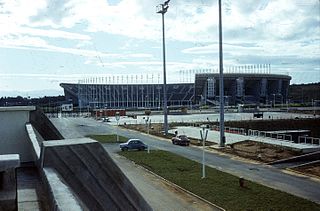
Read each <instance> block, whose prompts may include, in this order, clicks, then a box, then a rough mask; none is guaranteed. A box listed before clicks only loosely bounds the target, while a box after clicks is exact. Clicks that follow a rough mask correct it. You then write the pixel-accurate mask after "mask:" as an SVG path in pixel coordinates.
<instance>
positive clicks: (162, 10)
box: [157, 0, 170, 135]
mask: <svg viewBox="0 0 320 211" xmlns="http://www.w3.org/2000/svg"><path fill="white" fill-rule="evenodd" d="M169 2H170V0H167V1H165V2H164V3H163V4H159V5H158V6H157V13H160V14H161V15H162V52H163V115H164V133H165V135H168V108H167V77H166V48H165V34H164V14H165V13H166V12H167V11H168V8H169Z"/></svg>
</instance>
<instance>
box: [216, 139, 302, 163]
mask: <svg viewBox="0 0 320 211" xmlns="http://www.w3.org/2000/svg"><path fill="white" fill-rule="evenodd" d="M219 151H222V152H225V153H229V154H233V155H237V156H240V157H244V158H248V159H253V160H258V161H260V162H263V163H269V162H273V161H276V160H280V159H286V158H290V157H294V156H298V155H301V153H300V152H297V151H293V150H290V149H286V148H284V147H281V146H275V145H271V144H265V143H260V142H255V141H249V140H248V141H243V142H239V143H235V144H232V145H230V146H228V147H226V148H224V149H220V150H219Z"/></svg>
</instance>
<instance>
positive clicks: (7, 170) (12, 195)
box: [0, 154, 20, 211]
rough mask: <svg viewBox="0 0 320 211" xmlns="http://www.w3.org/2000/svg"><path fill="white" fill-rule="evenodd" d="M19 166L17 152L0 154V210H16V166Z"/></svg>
mask: <svg viewBox="0 0 320 211" xmlns="http://www.w3.org/2000/svg"><path fill="white" fill-rule="evenodd" d="M19 166H20V156H19V155H18V154H7V155H0V210H6V211H13V210H17V178H16V168H17V167H19Z"/></svg>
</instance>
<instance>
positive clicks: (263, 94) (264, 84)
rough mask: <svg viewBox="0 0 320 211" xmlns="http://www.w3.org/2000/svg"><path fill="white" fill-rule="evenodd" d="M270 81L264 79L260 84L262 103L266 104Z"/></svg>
mask: <svg viewBox="0 0 320 211" xmlns="http://www.w3.org/2000/svg"><path fill="white" fill-rule="evenodd" d="M267 85H268V80H267V79H266V78H262V79H261V82H260V102H261V101H262V102H266V98H267V97H266V96H267Z"/></svg>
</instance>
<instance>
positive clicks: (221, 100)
mask: <svg viewBox="0 0 320 211" xmlns="http://www.w3.org/2000/svg"><path fill="white" fill-rule="evenodd" d="M218 3H219V69H220V72H219V92H220V127H219V128H220V144H219V146H220V147H224V145H225V142H226V138H225V136H224V96H223V94H224V93H223V91H224V84H223V51H222V20H221V0H219V1H218Z"/></svg>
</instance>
